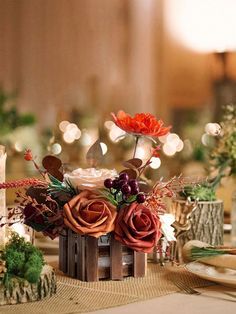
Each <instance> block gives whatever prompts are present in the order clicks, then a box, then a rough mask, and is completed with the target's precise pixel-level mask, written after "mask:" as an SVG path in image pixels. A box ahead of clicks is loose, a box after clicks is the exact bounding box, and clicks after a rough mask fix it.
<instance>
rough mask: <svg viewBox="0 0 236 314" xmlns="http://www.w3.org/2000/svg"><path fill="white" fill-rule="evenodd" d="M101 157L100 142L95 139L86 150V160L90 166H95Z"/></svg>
mask: <svg viewBox="0 0 236 314" xmlns="http://www.w3.org/2000/svg"><path fill="white" fill-rule="evenodd" d="M102 159H103V152H102V147H101V143H100V141H99V140H97V141H96V142H95V143H94V144H93V145H92V146H91V147H90V148H89V150H88V152H87V154H86V160H87V163H88V165H89V166H90V167H94V168H95V167H96V166H97V165H98V164H100V163H101V161H102Z"/></svg>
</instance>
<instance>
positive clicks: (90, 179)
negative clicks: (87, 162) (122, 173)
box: [65, 168, 117, 190]
mask: <svg viewBox="0 0 236 314" xmlns="http://www.w3.org/2000/svg"><path fill="white" fill-rule="evenodd" d="M115 176H117V172H116V170H115V169H112V170H110V169H95V168H86V169H82V168H78V169H76V170H74V171H72V172H71V173H66V174H65V178H66V179H69V180H70V182H71V184H72V185H73V186H74V187H75V188H77V189H79V190H85V189H86V190H95V189H99V188H102V187H103V183H104V180H106V179H108V178H114V177H115Z"/></svg>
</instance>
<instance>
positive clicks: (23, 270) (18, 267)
mask: <svg viewBox="0 0 236 314" xmlns="http://www.w3.org/2000/svg"><path fill="white" fill-rule="evenodd" d="M1 259H2V260H4V261H6V268H7V273H6V275H5V277H6V278H12V277H13V276H17V277H20V278H24V279H26V280H28V281H29V282H30V283H36V282H37V281H38V280H39V277H40V274H41V271H42V268H43V264H44V261H43V255H42V252H41V251H40V250H39V249H37V248H36V247H35V246H33V245H32V244H31V243H29V242H25V240H24V238H22V237H20V236H19V235H18V234H16V233H13V234H12V237H11V239H10V241H9V243H8V244H7V245H6V246H5V248H4V251H3V252H2V254H1ZM6 278H5V279H6Z"/></svg>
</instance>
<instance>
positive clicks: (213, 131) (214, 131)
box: [205, 123, 221, 136]
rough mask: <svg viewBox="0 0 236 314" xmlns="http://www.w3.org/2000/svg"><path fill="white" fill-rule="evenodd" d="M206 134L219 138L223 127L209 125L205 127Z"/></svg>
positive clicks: (213, 124) (216, 124)
mask: <svg viewBox="0 0 236 314" xmlns="http://www.w3.org/2000/svg"><path fill="white" fill-rule="evenodd" d="M205 132H206V133H207V134H208V135H211V136H217V135H219V134H220V132H221V126H220V125H219V124H218V123H207V124H206V126H205Z"/></svg>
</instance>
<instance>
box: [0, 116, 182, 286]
mask: <svg viewBox="0 0 236 314" xmlns="http://www.w3.org/2000/svg"><path fill="white" fill-rule="evenodd" d="M112 115H113V118H114V121H115V123H116V125H117V126H118V127H120V128H122V129H123V130H124V131H126V132H127V133H131V134H132V135H133V136H134V137H135V138H136V141H135V149H134V158H132V159H130V160H128V161H125V162H124V163H123V166H124V169H123V170H122V171H120V172H119V173H118V172H117V171H116V170H115V169H112V170H109V169H102V168H98V164H99V163H100V162H101V159H102V156H103V154H102V149H101V145H100V142H99V141H96V142H95V143H94V144H93V145H92V147H90V149H89V150H88V152H87V155H86V158H87V162H88V164H89V168H87V169H82V168H78V169H76V170H74V171H72V172H70V173H65V172H64V171H63V164H62V162H61V161H60V159H58V158H57V157H55V156H46V157H44V159H43V161H42V166H43V168H41V167H39V166H38V164H37V163H36V161H35V158H34V157H33V154H32V152H31V151H30V150H27V151H26V152H25V159H26V160H27V161H31V162H33V163H34V165H35V167H36V168H37V169H38V171H39V172H40V174H41V175H42V179H24V180H19V181H15V182H10V183H3V184H0V188H9V187H20V186H27V185H28V186H29V188H27V189H26V190H24V191H18V192H17V205H16V206H15V207H14V208H11V209H9V215H8V223H10V224H12V223H14V222H19V221H21V222H23V223H25V224H26V225H28V226H30V227H32V228H33V229H35V230H36V231H40V232H42V233H43V234H44V235H46V236H49V237H50V238H52V239H54V238H55V237H57V236H60V253H59V255H60V257H59V259H60V269H61V270H62V271H64V272H66V273H67V274H69V275H70V276H73V277H76V278H79V279H82V280H97V279H99V278H107V277H101V276H100V275H99V272H100V270H99V267H100V266H101V265H103V262H101V261H100V258H101V255H99V254H100V253H101V252H100V251H99V247H100V246H101V247H103V246H106V247H107V246H109V247H110V251H109V254H108V255H109V258H110V262H109V263H110V264H109V265H108V266H109V267H110V268H112V270H111V269H110V271H109V274H113V275H110V278H112V279H114V278H115V279H121V278H120V277H123V275H122V269H121V268H122V267H123V266H122V265H125V264H127V265H128V266H127V269H130V267H131V266H132V265H133V264H135V263H137V264H139V265H140V264H141V265H142V267H144V268H145V253H150V252H152V250H153V248H154V247H155V246H156V245H157V243H158V241H159V240H160V238H163V237H165V238H166V239H167V241H173V240H175V237H174V233H173V231H174V228H173V227H171V223H172V222H173V219H170V215H168V214H165V211H166V205H165V202H164V199H165V198H167V197H168V198H172V197H174V196H175V186H176V184H175V182H176V180H178V178H174V179H171V180H170V181H168V182H162V181H159V182H156V183H155V184H153V185H150V184H149V183H148V180H146V178H145V177H144V171H145V169H146V167H148V166H149V165H150V163H151V158H152V157H153V156H157V155H159V151H160V149H161V147H160V145H158V142H157V140H158V137H159V136H163V135H166V134H167V133H168V132H169V131H170V127H164V125H163V122H162V121H161V120H157V119H156V118H155V117H154V116H153V115H151V114H144V113H141V114H136V115H135V116H134V117H131V116H129V115H128V114H126V113H125V112H123V111H120V112H118V114H117V115H115V114H112ZM140 137H146V138H148V139H150V140H151V141H152V142H154V147H153V148H152V149H151V150H150V156H149V158H148V159H147V160H146V161H145V162H144V161H142V160H141V159H139V158H135V151H136V148H137V145H138V142H139V138H140ZM104 242H106V243H105V244H104ZM104 250H105V249H104V248H103V254H104ZM93 251H94V252H95V253H94V254H93V253H92V252H93ZM127 252H128V253H127ZM126 253H127V254H126ZM123 256H126V257H123ZM140 256H141V257H140ZM139 258H141V260H139V262H137V261H138V259H139ZM124 259H125V260H124ZM96 261H97V262H96ZM99 261H100V262H99ZM118 261H119V263H118ZM140 261H141V262H140ZM104 263H106V261H105V260H104ZM118 264H119V265H118ZM133 267H134V269H136V268H135V267H136V266H133ZM137 267H138V266H137ZM139 267H140V266H139ZM86 268H89V271H86ZM106 268H107V266H106ZM118 268H119V269H120V270H119V271H120V275H119V276H118V277H117V269H118ZM84 271H85V272H86V274H85V273H84ZM82 272H83V274H82ZM92 273H94V274H95V277H93V278H91V274H92ZM114 273H116V275H114ZM135 273H136V275H137V276H138V274H141V275H144V273H145V272H144V271H142V270H141V271H140V269H139V270H138V268H137V269H136V270H135V271H134V272H133V273H132V272H131V274H133V275H135ZM81 274H82V275H81ZM127 274H129V275H130V272H129V271H128V273H127ZM88 276H90V277H89V278H88ZM108 277H109V276H108Z"/></svg>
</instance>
